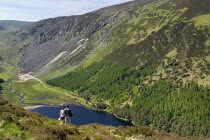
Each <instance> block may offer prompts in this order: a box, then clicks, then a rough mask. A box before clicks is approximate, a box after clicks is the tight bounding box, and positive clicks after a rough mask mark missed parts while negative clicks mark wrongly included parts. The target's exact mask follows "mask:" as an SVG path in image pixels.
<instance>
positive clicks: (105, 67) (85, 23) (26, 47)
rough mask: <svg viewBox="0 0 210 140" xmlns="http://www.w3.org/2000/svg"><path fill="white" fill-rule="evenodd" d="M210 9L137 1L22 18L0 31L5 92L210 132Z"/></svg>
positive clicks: (202, 4) (190, 3)
mask: <svg viewBox="0 0 210 140" xmlns="http://www.w3.org/2000/svg"><path fill="white" fill-rule="evenodd" d="M209 7H210V2H209V1H208V0H203V1H199V0H134V1H130V2H127V3H123V4H119V5H114V6H110V7H107V8H103V9H99V10H97V11H93V12H90V13H87V14H84V15H76V16H66V17H56V18H50V19H45V20H41V21H38V22H34V23H30V24H29V23H27V24H25V23H24V22H23V23H21V25H22V24H23V25H22V26H21V28H20V29H19V28H18V29H15V30H12V31H5V32H0V78H1V79H3V80H4V83H2V84H1V85H2V88H3V89H2V90H1V91H2V94H1V96H2V97H3V98H4V100H8V101H9V102H10V103H12V104H13V105H18V106H23V107H25V106H28V105H27V104H52V105H55V104H56V105H57V104H63V103H71V104H80V105H83V106H86V107H87V108H91V109H95V110H100V111H105V112H109V113H111V114H113V115H115V116H116V117H118V118H120V119H123V120H127V121H130V122H132V123H133V124H135V126H136V127H138V126H140V127H141V126H145V125H146V126H149V127H150V129H152V130H155V131H164V132H167V133H170V134H173V135H178V136H179V137H187V138H190V137H192V138H193V137H198V139H199V138H201V139H202V138H206V137H207V138H208V137H210V130H209V128H210V119H209V115H210V104H209V102H210V24H209V22H210V21H209V15H210V10H209ZM0 23H1V22H0ZM15 27H16V26H15ZM18 27H19V26H18ZM0 29H1V28H0ZM2 29H3V28H2ZM23 101H24V102H25V103H26V104H22V103H23ZM21 102H22V103H21ZM5 105H6V104H5ZM6 106H7V105H6ZM75 131H76V130H75ZM141 139H144V138H141ZM145 139H146V138H145ZM154 139H155V138H154Z"/></svg>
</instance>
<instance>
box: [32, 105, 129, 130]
mask: <svg viewBox="0 0 210 140" xmlns="http://www.w3.org/2000/svg"><path fill="white" fill-rule="evenodd" d="M62 107H63V106H57V107H50V106H49V107H39V108H35V109H30V110H29V111H31V112H38V113H40V114H42V115H43V116H45V117H48V118H51V119H58V118H59V112H60V110H61V108H62ZM69 107H70V109H71V110H72V113H73V117H72V118H71V123H72V124H74V125H86V124H91V123H98V124H102V125H106V126H115V127H118V126H132V123H131V122H126V121H123V120H120V119H118V118H116V117H115V116H113V115H111V114H109V113H106V112H101V111H94V110H90V109H87V108H85V107H83V106H78V105H72V104H70V105H69Z"/></svg>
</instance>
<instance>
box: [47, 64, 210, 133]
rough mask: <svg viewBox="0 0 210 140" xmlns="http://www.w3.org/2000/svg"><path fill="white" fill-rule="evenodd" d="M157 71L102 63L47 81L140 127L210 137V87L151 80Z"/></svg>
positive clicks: (149, 68) (148, 68)
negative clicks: (75, 93) (146, 126)
mask: <svg viewBox="0 0 210 140" xmlns="http://www.w3.org/2000/svg"><path fill="white" fill-rule="evenodd" d="M154 72H155V70H154V68H151V67H149V66H148V67H145V68H144V69H137V70H136V69H133V68H128V67H123V66H119V65H116V64H112V63H110V62H100V63H95V64H93V65H90V66H89V67H87V68H84V69H79V70H78V71H75V72H70V73H68V74H66V75H64V76H62V77H59V78H55V79H52V80H49V81H47V84H50V85H53V86H58V87H62V88H64V89H67V90H71V91H74V92H78V93H79V94H80V96H81V97H83V98H84V99H86V100H87V101H89V102H92V103H94V105H95V104H96V108H98V109H106V110H109V111H110V112H111V113H113V114H115V115H116V116H118V117H120V118H124V119H126V120H130V121H133V122H134V124H136V125H150V126H151V127H154V128H155V129H158V130H165V131H167V132H172V133H176V134H179V135H181V136H208V137H209V136H210V131H209V130H208V128H210V121H209V114H210V104H209V102H210V88H209V87H204V86H199V85H198V84H197V83H195V82H192V81H189V82H186V83H185V84H183V83H173V82H171V81H170V80H167V79H160V80H157V81H151V78H150V77H151V76H152V74H153V73H154Z"/></svg>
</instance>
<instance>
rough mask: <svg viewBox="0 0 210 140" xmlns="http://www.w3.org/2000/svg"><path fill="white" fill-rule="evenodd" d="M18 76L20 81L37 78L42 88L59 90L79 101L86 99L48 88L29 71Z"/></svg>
mask: <svg viewBox="0 0 210 140" xmlns="http://www.w3.org/2000/svg"><path fill="white" fill-rule="evenodd" d="M18 78H19V79H20V80H21V81H23V82H25V81H27V80H30V79H34V80H37V81H38V82H40V83H41V84H42V85H43V87H44V88H46V89H48V90H52V91H56V92H60V93H63V94H65V95H66V96H68V97H71V98H76V99H78V100H81V101H84V102H85V101H86V100H85V99H82V98H79V97H77V96H73V95H69V94H68V93H67V92H63V91H59V90H56V89H53V88H49V87H47V86H46V85H45V84H44V82H43V81H42V80H40V79H38V78H36V77H35V76H33V75H30V73H27V74H23V75H19V76H18ZM89 104H90V103H89Z"/></svg>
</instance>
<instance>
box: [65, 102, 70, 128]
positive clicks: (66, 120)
mask: <svg viewBox="0 0 210 140" xmlns="http://www.w3.org/2000/svg"><path fill="white" fill-rule="evenodd" d="M71 114H72V113H71V109H70V108H69V106H68V105H66V107H65V109H64V116H65V123H66V124H67V123H70V122H71V118H70V117H71Z"/></svg>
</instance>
